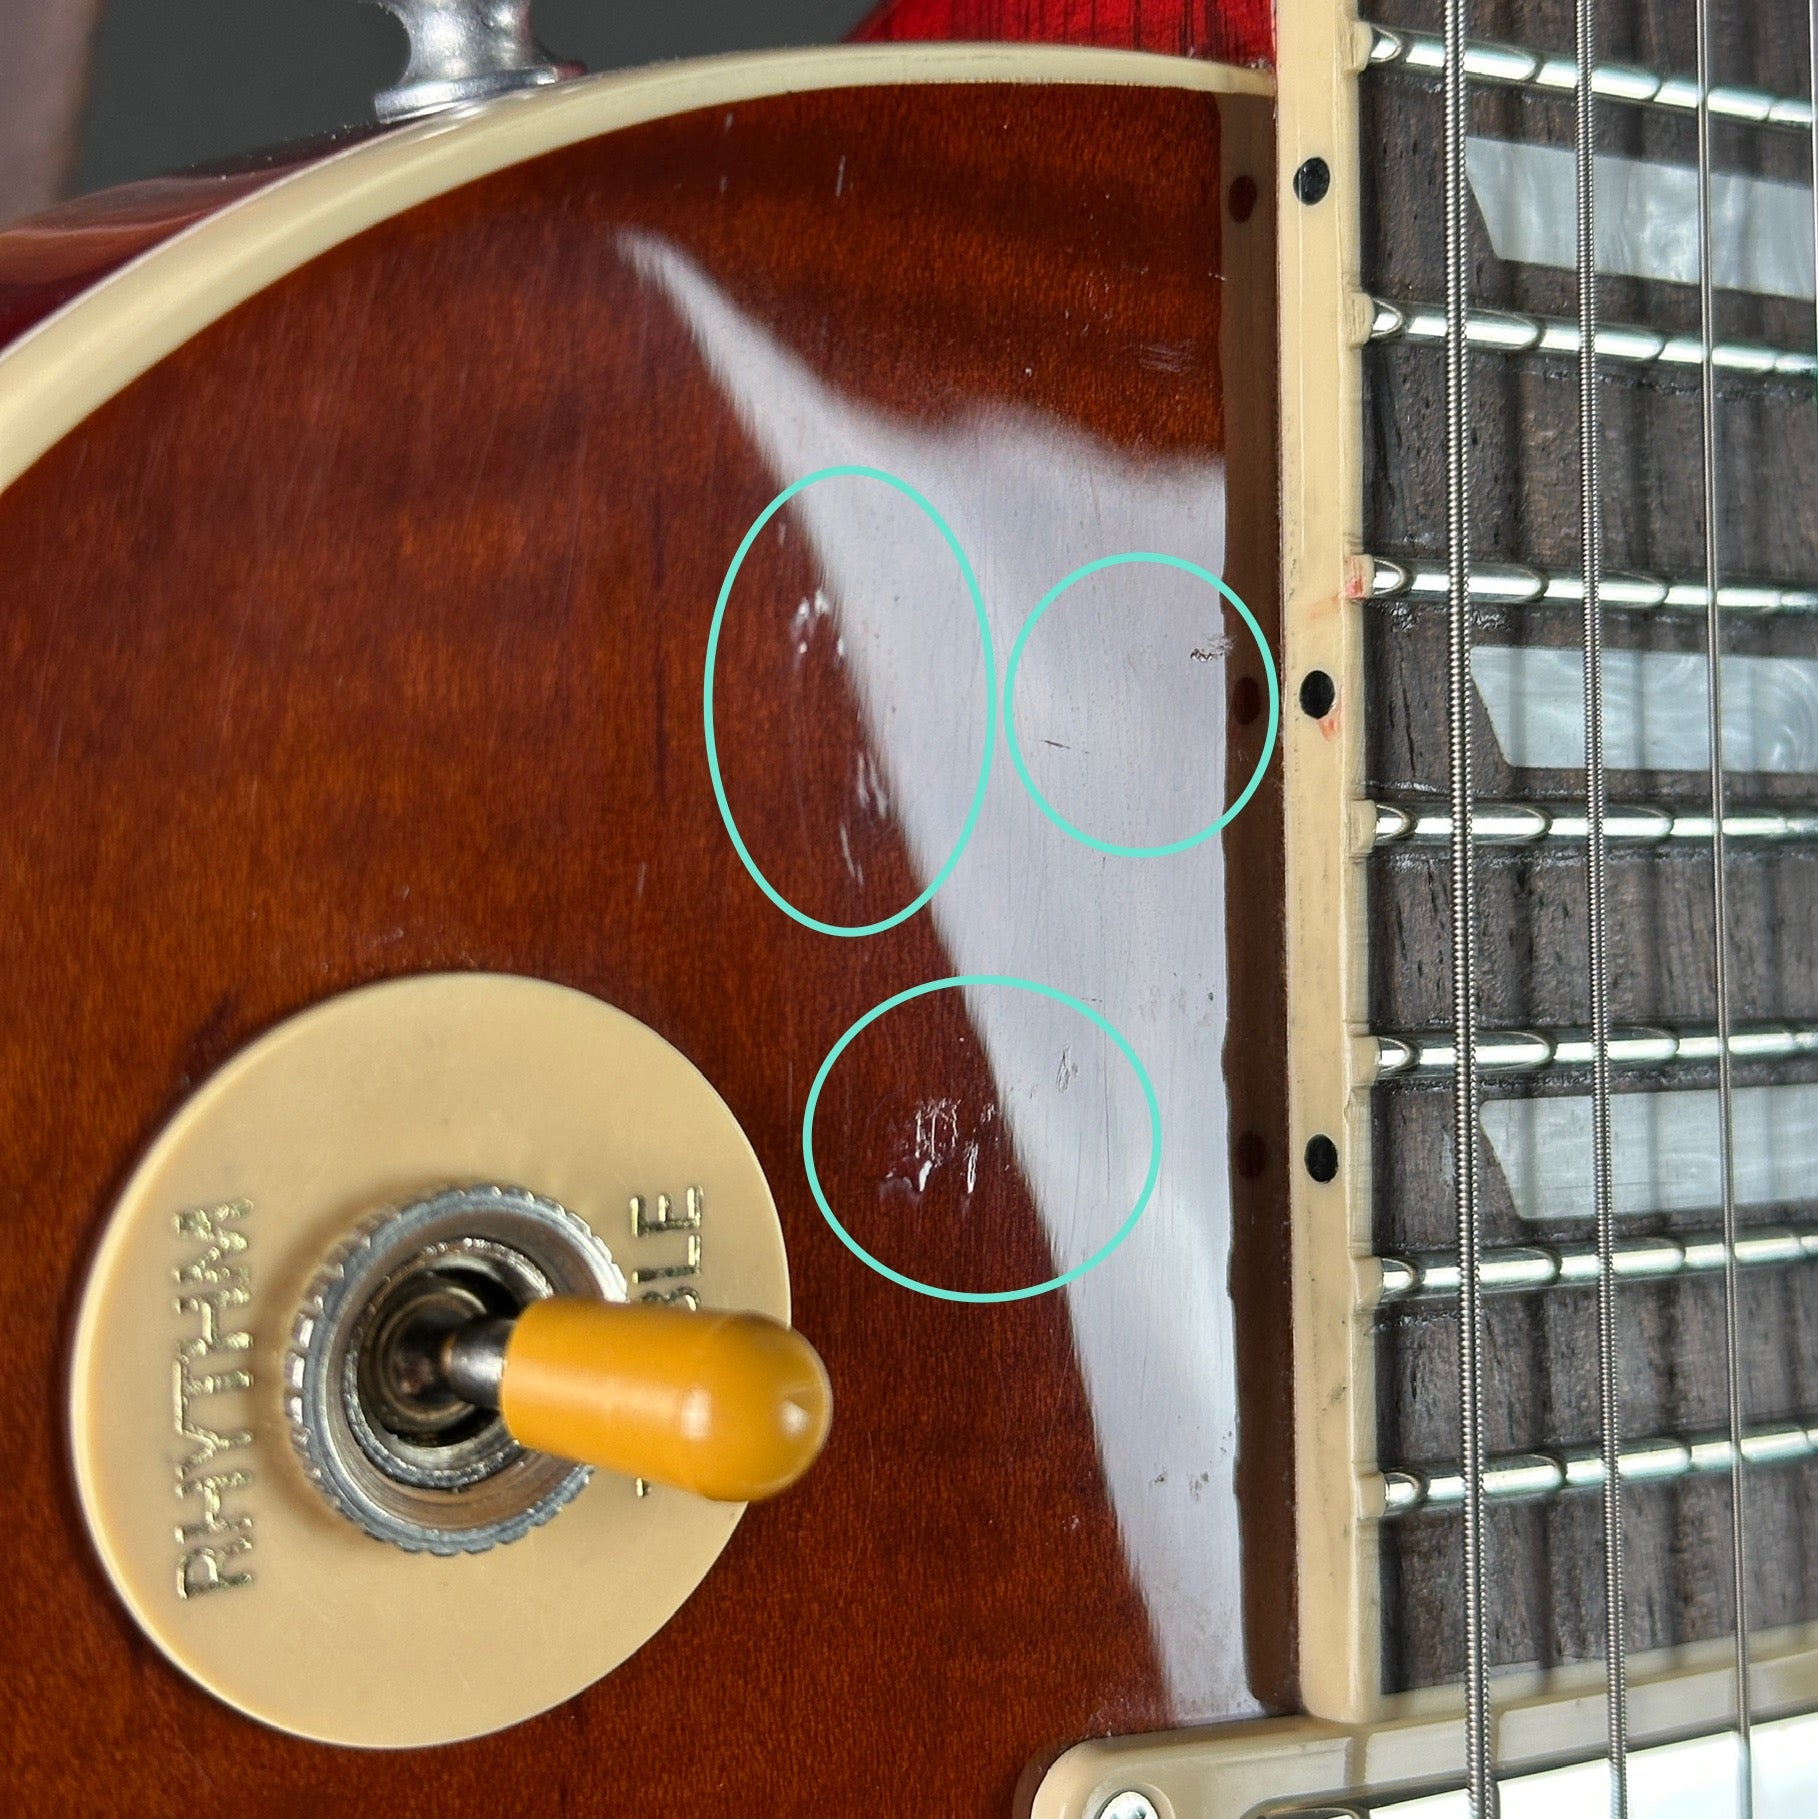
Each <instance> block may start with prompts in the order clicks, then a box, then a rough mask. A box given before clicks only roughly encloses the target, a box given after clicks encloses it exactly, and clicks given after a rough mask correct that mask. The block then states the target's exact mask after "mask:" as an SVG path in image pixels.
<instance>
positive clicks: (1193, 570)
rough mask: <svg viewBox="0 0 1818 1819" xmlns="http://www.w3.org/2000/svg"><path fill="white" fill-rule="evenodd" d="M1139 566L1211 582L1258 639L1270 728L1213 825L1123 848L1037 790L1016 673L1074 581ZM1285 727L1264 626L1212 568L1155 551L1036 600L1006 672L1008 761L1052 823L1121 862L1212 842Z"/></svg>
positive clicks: (1250, 791)
mask: <svg viewBox="0 0 1818 1819" xmlns="http://www.w3.org/2000/svg"><path fill="white" fill-rule="evenodd" d="M1136 563H1150V564H1153V565H1154V566H1155V567H1157V568H1176V569H1179V570H1181V571H1182V573H1184V574H1188V575H1195V576H1197V577H1198V578H1199V579H1200V580H1201V581H1205V582H1209V583H1210V584H1211V585H1212V586H1213V587H1215V588H1217V589H1218V591H1219V592H1220V593H1221V594H1223V595H1224V597H1225V598H1226V599H1227V600H1228V601H1230V603H1231V604H1232V605H1233V606H1234V607H1235V608H1236V609H1237V612H1238V616H1239V617H1240V618H1241V619H1242V620H1243V622H1244V624H1245V625H1247V626H1248V627H1249V628H1250V636H1251V637H1252V638H1254V639H1255V640H1256V648H1257V650H1258V651H1259V652H1261V654H1262V660H1263V673H1264V674H1265V675H1266V676H1267V677H1268V680H1269V730H1268V733H1267V734H1266V735H1265V737H1264V739H1263V748H1262V753H1261V755H1260V756H1259V757H1258V758H1257V760H1256V768H1255V769H1254V770H1253V771H1251V773H1250V781H1249V782H1248V783H1246V784H1245V785H1244V787H1243V791H1242V793H1241V794H1240V795H1239V796H1238V797H1237V799H1236V801H1234V802H1233V803H1232V804H1231V806H1230V807H1229V808H1227V809H1226V810H1225V812H1224V813H1223V814H1222V815H1220V816H1219V817H1218V819H1217V820H1216V821H1214V822H1212V823H1211V825H1210V826H1207V827H1202V828H1201V829H1200V830H1199V831H1198V832H1197V833H1193V834H1188V835H1187V836H1186V837H1185V838H1184V839H1180V840H1169V841H1166V842H1164V843H1162V844H1161V845H1159V846H1122V845H1120V844H1118V843H1117V842H1116V841H1114V840H1101V839H1099V838H1098V837H1097V836H1096V835H1094V834H1089V833H1087V832H1086V830H1085V829H1084V828H1082V827H1076V826H1074V824H1073V823H1072V822H1071V821H1069V820H1068V819H1067V818H1066V816H1064V815H1063V814H1062V813H1061V812H1060V811H1059V810H1058V809H1057V808H1056V807H1055V806H1054V804H1053V803H1051V802H1050V801H1049V800H1048V798H1047V797H1046V796H1044V795H1043V794H1042V792H1041V791H1040V790H1039V789H1037V788H1036V785H1035V779H1034V778H1033V777H1031V776H1030V775H1029V766H1028V765H1027V763H1025V762H1024V759H1023V751H1022V747H1021V746H1020V745H1019V744H1018V743H1017V739H1016V672H1017V667H1018V665H1019V664H1021V662H1022V660H1023V647H1024V646H1025V645H1026V644H1027V643H1028V642H1029V634H1030V633H1031V632H1033V631H1034V630H1035V628H1036V626H1037V625H1038V624H1040V623H1041V618H1042V615H1043V614H1044V613H1045V612H1047V610H1048V609H1049V607H1051V606H1052V605H1053V604H1054V603H1055V602H1056V601H1057V600H1058V599H1059V598H1060V597H1061V595H1062V594H1064V593H1065V592H1066V591H1067V589H1068V588H1070V587H1072V586H1073V584H1074V583H1075V582H1076V581H1084V580H1085V579H1086V578H1087V576H1089V575H1096V574H1098V573H1100V572H1101V571H1102V570H1104V569H1108V568H1123V567H1127V566H1129V565H1131V564H1136ZM1280 727H1281V682H1280V679H1279V678H1278V677H1277V676H1276V673H1275V659H1274V658H1273V657H1272V656H1271V655H1270V654H1269V646H1268V642H1267V640H1266V639H1265V638H1264V637H1263V635H1262V627H1261V626H1259V625H1258V624H1257V623H1256V619H1255V616H1254V615H1253V614H1252V613H1251V611H1250V609H1249V608H1248V607H1247V606H1245V605H1244V603H1243V602H1242V601H1241V600H1240V599H1238V597H1237V595H1236V594H1235V593H1233V592H1232V591H1231V589H1230V588H1229V587H1227V586H1226V585H1225V583H1224V582H1223V581H1221V580H1220V579H1219V578H1218V576H1216V575H1215V574H1213V573H1212V571H1211V570H1210V569H1206V568H1201V567H1200V565H1199V564H1198V563H1197V562H1189V561H1188V560H1187V559H1186V557H1184V556H1165V555H1161V554H1158V553H1157V552H1155V551H1153V550H1129V551H1126V552H1125V553H1124V554H1123V555H1121V556H1100V557H1099V559H1098V560H1097V561H1096V562H1088V563H1086V564H1085V565H1084V566H1083V567H1080V568H1076V569H1075V570H1074V571H1073V573H1072V574H1070V575H1067V576H1064V577H1063V578H1062V579H1061V580H1059V581H1057V582H1056V583H1055V584H1054V585H1053V586H1052V587H1051V588H1049V590H1048V591H1047V592H1046V593H1045V594H1043V595H1042V597H1041V599H1040V600H1039V601H1037V602H1036V607H1035V611H1034V612H1032V613H1031V614H1030V615H1029V617H1028V618H1027V619H1026V620H1025V621H1024V622H1023V629H1022V630H1021V631H1020V632H1018V633H1017V635H1016V642H1015V644H1013V645H1012V646H1011V647H1010V661H1009V663H1008V664H1007V665H1006V666H1005V668H1004V738H1005V740H1006V742H1007V743H1008V745H1009V747H1010V762H1011V763H1012V764H1014V765H1015V766H1016V774H1017V776H1018V777H1020V778H1021V779H1022V784H1023V788H1024V789H1026V790H1027V791H1028V792H1029V797H1030V800H1031V801H1033V802H1034V804H1035V806H1036V807H1037V808H1039V809H1040V810H1041V811H1042V813H1043V814H1044V815H1046V816H1047V817H1048V819H1049V820H1050V821H1052V822H1053V823H1054V825H1055V826H1056V827H1058V828H1059V829H1060V830H1061V832H1062V833H1063V834H1065V835H1067V837H1068V838H1069V839H1072V840H1077V841H1079V842H1080V844H1081V845H1082V846H1090V847H1094V848H1096V849H1097V850H1098V851H1099V852H1101V853H1110V854H1112V855H1113V856H1114V857H1116V858H1119V859H1165V858H1167V857H1168V856H1169V855H1170V854H1171V853H1184V852H1187V851H1188V850H1189V849H1190V848H1192V847H1195V846H1198V845H1200V844H1201V843H1202V842H1203V841H1206V840H1210V839H1211V838H1212V836H1213V835H1214V834H1216V833H1218V832H1219V831H1220V830H1221V829H1223V828H1226V827H1228V826H1230V824H1231V822H1232V821H1233V820H1235V819H1236V817H1237V815H1238V813H1239V811H1241V810H1242V808H1243V806H1244V804H1245V803H1247V802H1248V801H1249V800H1250V798H1251V797H1252V796H1254V795H1255V794H1256V790H1257V786H1258V785H1259V784H1260V783H1261V782H1262V779H1263V772H1264V771H1266V770H1267V769H1268V768H1269V759H1270V758H1271V757H1272V756H1273V755H1274V752H1275V739H1276V734H1277V732H1278V731H1279V730H1280Z"/></svg>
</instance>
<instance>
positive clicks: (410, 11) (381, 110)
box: [373, 0, 586, 122]
mask: <svg viewBox="0 0 1818 1819" xmlns="http://www.w3.org/2000/svg"><path fill="white" fill-rule="evenodd" d="M374 3H375V4H376V5H379V6H382V7H384V8H385V10H386V11H387V12H388V13H394V14H396V15H397V17H398V19H399V20H400V22H401V23H402V24H403V27H404V29H405V31H406V32H408V33H409V34H410V61H409V63H407V64H406V65H405V66H404V74H403V76H402V77H401V78H400V79H399V81H398V82H397V84H396V85H395V86H394V87H392V88H388V89H385V90H383V91H382V92H381V93H379V94H378V95H375V96H374V97H373V108H374V110H375V111H376V112H377V114H378V116H379V118H380V119H381V120H384V121H387V122H391V121H397V120H413V119H415V118H416V117H417V116H418V115H419V114H433V113H436V112H438V111H439V110H440V109H442V108H445V107H459V106H461V105H462V104H463V103H464V102H469V101H487V100H490V99H491V98H492V97H493V96H494V95H503V94H508V93H509V92H510V91H511V90H513V89H519V88H542V87H546V86H547V85H548V84H550V83H552V82H562V81H565V80H566V79H567V78H569V77H570V76H579V75H584V74H585V73H586V72H585V70H584V69H583V68H582V66H581V65H580V64H578V63H564V62H561V61H559V60H558V59H556V58H554V57H552V56H550V54H549V53H548V52H547V51H546V50H544V48H543V47H542V46H541V45H540V44H539V43H537V41H536V39H535V38H534V37H532V36H531V32H530V0H374Z"/></svg>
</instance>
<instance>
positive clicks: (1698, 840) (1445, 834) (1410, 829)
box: [1370, 802, 1818, 847]
mask: <svg viewBox="0 0 1818 1819" xmlns="http://www.w3.org/2000/svg"><path fill="white" fill-rule="evenodd" d="M1370 806H1371V808H1372V810H1373V811H1374V814H1375V834H1374V839H1373V842H1372V844H1373V846H1375V847H1391V846H1446V845H1449V844H1450V843H1451V839H1452V816H1451V812H1450V810H1449V809H1447V808H1445V807H1439V806H1436V807H1432V808H1428V807H1424V806H1422V805H1420V804H1418V803H1408V804H1402V803H1397V802H1377V803H1373V804H1371V805H1370ZM1471 828H1472V835H1473V837H1474V838H1475V839H1476V841H1477V843H1478V844H1479V845H1480V846H1537V845H1539V844H1540V843H1541V842H1542V841H1544V840H1585V839H1588V838H1589V837H1590V823H1589V821H1588V819H1587V817H1586V813H1585V810H1584V807H1583V805H1582V804H1579V803H1570V804H1553V803H1539V802H1480V803H1478V804H1477V808H1476V812H1475V813H1474V814H1473V815H1472V817H1471ZM1603 832H1604V838H1605V839H1606V840H1609V841H1611V842H1613V843H1616V844H1618V845H1623V846H1664V845H1668V844H1672V843H1683V844H1686V845H1699V846H1708V845H1709V844H1710V840H1711V832H1712V829H1711V817H1710V815H1709V814H1708V813H1700V812H1698V811H1695V810H1681V809H1670V808H1649V807H1644V806H1641V805H1639V804H1626V805H1625V804H1619V803H1614V802H1612V803H1610V804H1609V805H1608V806H1607V807H1606V808H1605V810H1604V823H1603ZM1723 837H1724V839H1725V840H1739V841H1747V842H1751V843H1753V842H1762V843H1791V842H1794V841H1801V840H1818V810H1811V811H1806V810H1784V809H1737V810H1734V811H1732V812H1731V813H1729V814H1726V815H1725V816H1724V818H1723Z"/></svg>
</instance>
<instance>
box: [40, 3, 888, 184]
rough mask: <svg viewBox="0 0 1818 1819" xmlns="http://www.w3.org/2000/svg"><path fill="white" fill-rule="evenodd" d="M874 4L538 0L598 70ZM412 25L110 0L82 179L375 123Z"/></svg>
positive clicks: (785, 32) (804, 38) (280, 10)
mask: <svg viewBox="0 0 1818 1819" xmlns="http://www.w3.org/2000/svg"><path fill="white" fill-rule="evenodd" d="M872 4H873V0H654V3H653V0H537V4H536V8H535V12H534V14H533V23H534V25H535V28H536V32H537V35H538V37H539V38H541V39H542V41H543V43H544V44H545V45H547V46H548V47H549V49H550V50H552V51H554V52H555V53H556V54H557V55H559V56H563V57H569V58H574V59H577V60H579V61H580V62H582V63H585V64H586V65H587V67H588V68H589V69H591V70H605V69H620V68H624V67H626V66H628V65H632V64H639V63H650V62H654V61H656V60H657V59H659V58H665V57H699V56H704V55H707V54H708V53H710V52H713V51H732V50H756V49H760V48H762V47H764V46H768V45H789V44H824V43H828V42H831V41H833V40H836V39H839V38H843V37H844V36H845V35H846V33H847V32H849V31H850V30H851V29H852V27H853V26H854V25H855V24H856V23H857V22H858V21H859V20H860V19H862V18H863V17H864V16H865V14H866V13H868V12H869V11H871V9H872ZM403 67H404V30H403V27H402V26H400V25H399V24H398V22H397V20H395V19H394V18H393V17H392V16H391V15H390V14H389V13H387V12H384V11H383V10H381V9H380V8H379V7H378V6H375V5H371V4H368V3H366V0H106V4H105V5H104V6H103V8H102V11H101V20H100V26H99V29H98V30H97V32H96V36H95V47H94V61H93V63H92V65H91V69H90V77H89V90H88V101H87V105H86V108H85V109H84V113H83V118H82V129H81V159H80V164H79V166H78V170H77V176H76V183H75V187H76V188H77V189H79V190H90V189H99V188H101V187H103V186H104V185H106V184H110V183H124V182H128V181H130V180H131V179H133V178H135V177H146V176H151V175H154V174H156V173H157V172H160V171H169V170H176V169H180V168H181V167H182V166H184V165H188V164H197V163H204V162H208V161H211V160H214V159H219V158H226V157H231V156H232V155H234V154H235V153H237V152H244V151H250V150H253V149H255V148H257V147H259V146H266V145H275V144H280V143H282V142H284V141H286V140H291V139H307V138H310V137H313V136H314V135H316V134H318V133H325V132H332V131H333V130H334V129H335V128H337V127H342V126H352V125H357V124H360V123H363V122H367V121H370V120H371V119H372V96H373V94H374V92H375V91H376V90H378V89H381V88H385V87H387V86H389V85H390V83H392V82H393V81H394V80H395V79H396V77H397V76H398V74H399V72H400V71H401V70H402V69H403Z"/></svg>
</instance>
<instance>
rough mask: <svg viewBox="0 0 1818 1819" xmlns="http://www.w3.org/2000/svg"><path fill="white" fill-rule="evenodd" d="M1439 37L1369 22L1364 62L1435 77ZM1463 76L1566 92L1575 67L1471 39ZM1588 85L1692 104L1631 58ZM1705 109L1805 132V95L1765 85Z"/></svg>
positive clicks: (1619, 95)
mask: <svg viewBox="0 0 1818 1819" xmlns="http://www.w3.org/2000/svg"><path fill="white" fill-rule="evenodd" d="M1445 57H1446V47H1445V40H1444V39H1443V38H1437V37H1434V36H1431V35H1430V34H1428V33H1426V32H1405V31H1399V30H1397V31H1391V30H1389V28H1388V27H1386V26H1381V25H1373V26H1371V27H1370V63H1371V66H1372V67H1373V68H1376V69H1402V70H1414V71H1418V72H1420V73H1422V74H1432V75H1438V74H1439V73H1440V71H1441V70H1443V69H1444V67H1445ZM1465 74H1466V76H1468V77H1470V78H1471V80H1473V81H1475V82H1486V83H1492V84H1494V85H1495V86H1496V87H1499V88H1528V89H1537V90H1540V91H1543V92H1545V93H1549V94H1555V95H1561V96H1570V94H1571V93H1572V91H1573V89H1574V88H1576V87H1577V84H1578V65H1577V63H1576V61H1575V60H1574V59H1572V58H1571V57H1561V56H1551V55H1548V54H1547V53H1545V52H1543V51H1530V50H1523V49H1522V48H1521V47H1520V46H1519V45H1513V44H1491V43H1487V42H1484V41H1481V40H1479V41H1473V42H1472V43H1470V44H1468V45H1467V46H1466V47H1465ZM1591 89H1592V92H1593V93H1594V94H1596V95H1597V97H1598V98H1599V99H1600V100H1604V101H1626V102H1631V103H1633V104H1634V105H1636V106H1638V107H1664V108H1670V109H1672V110H1673V111H1674V112H1676V113H1682V114H1693V113H1696V112H1697V109H1698V82H1697V79H1696V78H1695V77H1692V76H1663V75H1661V74H1660V73H1659V71H1657V70H1651V69H1643V68H1641V67H1640V66H1639V65H1638V64H1633V63H1598V64H1593V65H1592V67H1591ZM1710 111H1711V112H1712V113H1713V114H1714V115H1717V116H1719V117H1720V118H1722V119H1725V120H1738V121H1741V122H1743V123H1744V124H1746V125H1749V126H1785V127H1791V128H1794V129H1796V130H1798V131H1809V130H1810V128H1811V125H1812V104H1811V102H1810V101H1808V100H1807V99H1806V98H1805V97H1804V96H1803V95H1774V94H1769V93H1768V91H1767V90H1765V89H1758V88H1732V87H1713V88H1712V89H1711V98H1710Z"/></svg>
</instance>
